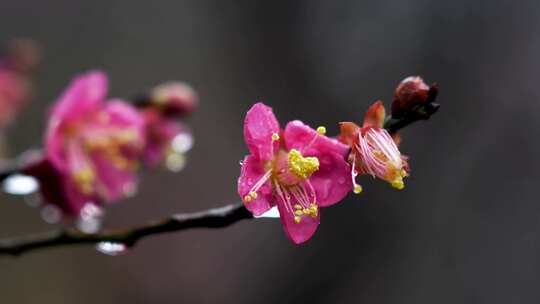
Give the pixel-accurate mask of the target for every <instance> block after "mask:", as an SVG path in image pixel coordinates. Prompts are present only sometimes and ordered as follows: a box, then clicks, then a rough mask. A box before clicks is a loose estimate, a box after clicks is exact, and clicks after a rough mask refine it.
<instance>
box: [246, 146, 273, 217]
mask: <svg viewBox="0 0 540 304" xmlns="http://www.w3.org/2000/svg"><path fill="white" fill-rule="evenodd" d="M264 173H265V171H264V168H263V166H262V164H261V163H260V161H259V160H258V159H257V158H256V157H255V156H253V155H249V156H246V157H245V158H244V161H243V162H242V170H241V172H240V177H239V178H238V194H239V195H240V197H241V198H244V197H245V196H246V195H248V194H249V192H250V191H251V189H252V187H253V185H255V184H256V183H257V182H258V181H259V180H260V179H261V178H262V177H263V175H264ZM244 205H245V206H246V208H247V209H248V210H249V211H251V212H252V213H253V214H254V215H256V216H259V215H261V214H263V213H265V212H266V211H268V210H269V209H270V208H271V207H272V206H274V205H275V203H274V202H273V197H272V186H271V185H270V182H269V181H267V182H265V183H264V184H263V185H262V186H261V188H260V189H259V191H257V198H255V199H253V200H251V201H250V202H244Z"/></svg>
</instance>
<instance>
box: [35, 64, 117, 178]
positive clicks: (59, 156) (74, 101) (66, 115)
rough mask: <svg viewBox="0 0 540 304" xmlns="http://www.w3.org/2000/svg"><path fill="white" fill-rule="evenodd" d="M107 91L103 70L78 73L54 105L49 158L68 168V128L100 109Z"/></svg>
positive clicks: (48, 140)
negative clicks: (66, 146)
mask: <svg viewBox="0 0 540 304" xmlns="http://www.w3.org/2000/svg"><path fill="white" fill-rule="evenodd" d="M106 94H107V77H106V76H105V74H103V73H101V72H89V73H86V74H83V75H81V76H78V77H76V78H75V79H74V80H73V81H72V82H71V83H70V84H69V86H68V87H67V88H66V90H65V91H64V93H63V94H62V96H61V97H60V98H59V99H58V101H57V102H56V104H55V106H54V107H53V108H52V111H51V115H50V118H49V122H48V128H47V134H46V139H45V147H46V154H47V158H48V159H49V160H50V161H51V162H52V163H53V164H54V165H55V166H56V167H57V168H58V169H60V170H64V169H65V165H64V160H65V153H64V145H65V142H64V140H65V136H66V134H65V133H66V132H67V130H66V129H67V128H70V127H71V126H69V125H70V124H73V123H76V122H77V121H80V120H81V119H84V118H85V117H88V116H89V115H92V114H93V113H94V112H96V111H99V109H100V106H101V104H102V101H103V98H104V97H105V95H106Z"/></svg>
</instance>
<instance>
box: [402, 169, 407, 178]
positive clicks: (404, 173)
mask: <svg viewBox="0 0 540 304" xmlns="http://www.w3.org/2000/svg"><path fill="white" fill-rule="evenodd" d="M400 173H401V177H407V176H408V175H409V174H408V173H407V171H405V169H401V172H400Z"/></svg>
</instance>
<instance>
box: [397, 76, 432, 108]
mask: <svg viewBox="0 0 540 304" xmlns="http://www.w3.org/2000/svg"><path fill="white" fill-rule="evenodd" d="M437 93H438V90H437V86H436V85H432V86H428V85H427V84H426V83H425V82H424V80H423V79H422V78H421V77H419V76H411V77H407V78H405V79H403V81H401V83H400V84H399V85H398V86H397V88H396V91H395V92H394V100H393V101H392V117H394V118H398V117H400V116H403V115H405V114H407V113H408V112H411V111H413V109H414V108H415V107H416V106H421V105H426V104H429V103H431V102H433V101H434V100H435V98H436V97H437Z"/></svg>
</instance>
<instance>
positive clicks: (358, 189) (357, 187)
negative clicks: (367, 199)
mask: <svg viewBox="0 0 540 304" xmlns="http://www.w3.org/2000/svg"><path fill="white" fill-rule="evenodd" d="M362 190H363V189H362V186H360V185H358V184H355V185H354V188H353V192H354V194H360V193H362Z"/></svg>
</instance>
